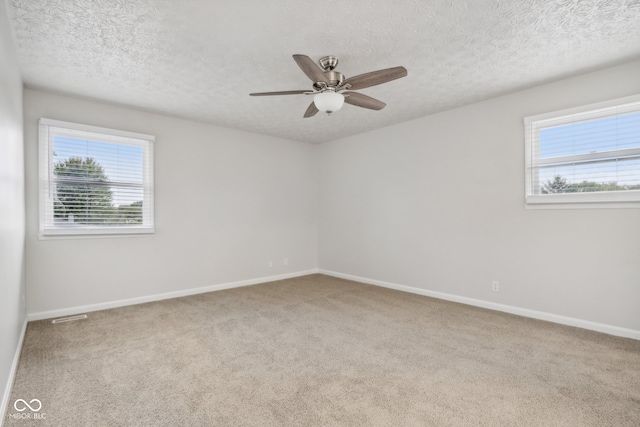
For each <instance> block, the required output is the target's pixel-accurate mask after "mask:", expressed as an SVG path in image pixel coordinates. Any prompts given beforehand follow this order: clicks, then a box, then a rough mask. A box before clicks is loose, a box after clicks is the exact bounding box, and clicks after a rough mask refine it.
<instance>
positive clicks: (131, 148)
mask: <svg viewBox="0 0 640 427" xmlns="http://www.w3.org/2000/svg"><path fill="white" fill-rule="evenodd" d="M71 157H80V158H83V159H85V158H92V159H93V160H94V162H96V163H98V164H99V165H100V166H102V168H103V169H104V172H105V175H106V176H107V178H108V180H109V182H112V183H114V184H116V185H115V186H113V187H110V189H111V192H112V195H113V204H114V206H120V205H128V204H131V203H133V202H136V201H141V200H142V199H143V192H142V185H143V176H142V173H143V148H142V147H140V146H136V145H130V144H116V143H112V142H109V143H107V142H100V141H94V140H89V139H84V138H72V137H67V136H59V135H56V136H54V138H53V164H54V165H55V164H56V163H58V162H61V161H64V160H68V159H69V158H71ZM117 183H131V184H133V183H135V184H139V185H140V188H124V187H118V186H117Z"/></svg>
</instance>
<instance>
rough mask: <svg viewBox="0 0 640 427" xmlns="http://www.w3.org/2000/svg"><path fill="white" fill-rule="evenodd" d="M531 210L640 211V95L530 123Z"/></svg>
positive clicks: (528, 172) (527, 125) (528, 176)
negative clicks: (604, 208)
mask: <svg viewBox="0 0 640 427" xmlns="http://www.w3.org/2000/svg"><path fill="white" fill-rule="evenodd" d="M525 132H526V134H525V140H526V187H527V189H526V204H527V207H582V206H585V207H640V96H632V97H628V98H623V99H618V100H615V101H609V102H604V103H600V104H594V105H588V106H584V107H580V108H575V109H571V110H564V111H558V112H555V113H548V114H543V115H539V116H535V117H527V118H525Z"/></svg>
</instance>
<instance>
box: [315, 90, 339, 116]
mask: <svg viewBox="0 0 640 427" xmlns="http://www.w3.org/2000/svg"><path fill="white" fill-rule="evenodd" d="M313 103H314V104H316V108H317V109H318V111H322V112H323V113H327V114H331V113H334V112H336V111H338V110H339V109H341V108H342V105H343V104H344V96H343V95H341V94H339V93H335V92H333V91H329V90H328V91H326V92H322V93H319V94H317V95H316V96H314V97H313Z"/></svg>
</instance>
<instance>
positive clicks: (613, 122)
mask: <svg viewBox="0 0 640 427" xmlns="http://www.w3.org/2000/svg"><path fill="white" fill-rule="evenodd" d="M539 143H540V148H539V150H540V151H539V157H540V159H550V158H554V157H560V156H573V155H581V154H589V153H603V152H606V151H612V150H623V149H629V148H640V112H633V113H628V114H621V115H617V116H613V117H604V118H597V119H593V120H586V121H579V122H576V123H569V124H564V125H559V126H553V127H548V128H542V129H541V130H540V134H539ZM556 176H562V177H563V178H565V179H566V180H567V182H568V183H580V182H583V181H591V182H598V183H611V182H616V183H618V184H619V185H622V186H625V185H627V186H628V185H638V184H640V159H638V158H632V159H618V160H616V159H611V160H609V161H599V162H583V163H581V162H576V163H573V164H564V165H557V166H553V167H543V168H541V169H540V182H541V183H544V182H547V181H549V180H553V179H554V177H556Z"/></svg>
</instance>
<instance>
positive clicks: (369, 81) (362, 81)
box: [341, 67, 407, 90]
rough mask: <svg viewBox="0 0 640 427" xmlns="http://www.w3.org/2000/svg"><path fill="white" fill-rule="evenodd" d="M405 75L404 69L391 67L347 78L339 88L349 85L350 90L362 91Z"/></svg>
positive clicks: (405, 70)
mask: <svg viewBox="0 0 640 427" xmlns="http://www.w3.org/2000/svg"><path fill="white" fill-rule="evenodd" d="M406 75H407V69H406V68H404V67H393V68H387V69H384V70H378V71H372V72H370V73H365V74H360V75H358V76H355V77H349V78H348V79H346V80H345V81H344V83H342V85H341V87H344V86H345V85H347V84H350V85H351V87H350V88H349V89H351V90H358V89H364V88H366V87H370V86H375V85H379V84H382V83H386V82H390V81H391V80H395V79H399V78H401V77H405V76H406Z"/></svg>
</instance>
